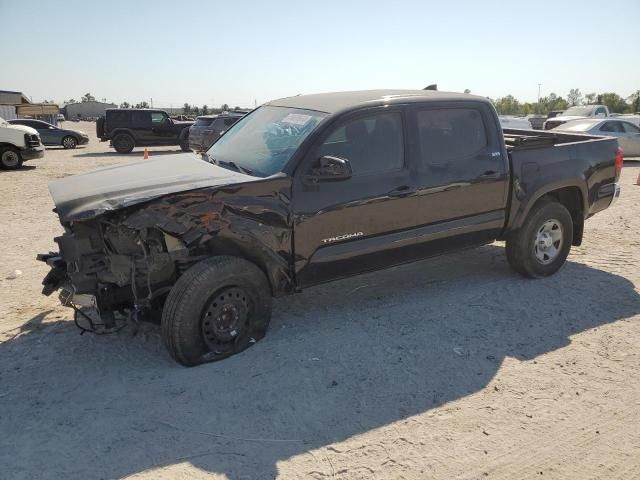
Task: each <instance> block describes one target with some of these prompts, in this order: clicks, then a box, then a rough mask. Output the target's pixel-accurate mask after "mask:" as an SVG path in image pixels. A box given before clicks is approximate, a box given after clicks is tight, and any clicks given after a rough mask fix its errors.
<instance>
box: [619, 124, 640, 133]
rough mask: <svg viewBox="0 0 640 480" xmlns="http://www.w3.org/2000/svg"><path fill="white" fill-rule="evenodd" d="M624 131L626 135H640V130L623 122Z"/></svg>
mask: <svg viewBox="0 0 640 480" xmlns="http://www.w3.org/2000/svg"><path fill="white" fill-rule="evenodd" d="M622 125H623V126H624V131H625V132H627V133H640V128H638V127H636V126H635V125H634V124H633V123H629V122H624V123H623V124H622Z"/></svg>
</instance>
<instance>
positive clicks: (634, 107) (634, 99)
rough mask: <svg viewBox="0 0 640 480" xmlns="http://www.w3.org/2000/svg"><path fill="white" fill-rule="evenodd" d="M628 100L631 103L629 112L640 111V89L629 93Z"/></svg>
mask: <svg viewBox="0 0 640 480" xmlns="http://www.w3.org/2000/svg"><path fill="white" fill-rule="evenodd" d="M627 101H628V102H629V103H630V104H631V105H630V108H629V109H628V110H629V113H636V112H640V90H636V91H635V92H634V93H632V94H631V95H629V97H628V98H627Z"/></svg>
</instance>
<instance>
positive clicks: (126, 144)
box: [111, 133, 136, 153]
mask: <svg viewBox="0 0 640 480" xmlns="http://www.w3.org/2000/svg"><path fill="white" fill-rule="evenodd" d="M111 143H113V148H115V149H116V152H118V153H131V151H132V150H133V148H134V147H135V146H136V142H135V140H134V139H133V137H132V136H131V135H129V134H128V133H118V134H116V136H115V137H113V140H112V141H111Z"/></svg>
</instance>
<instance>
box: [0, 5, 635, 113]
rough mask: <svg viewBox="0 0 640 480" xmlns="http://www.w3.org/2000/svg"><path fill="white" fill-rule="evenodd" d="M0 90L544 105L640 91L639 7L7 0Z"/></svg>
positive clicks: (221, 99)
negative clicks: (387, 91)
mask: <svg viewBox="0 0 640 480" xmlns="http://www.w3.org/2000/svg"><path fill="white" fill-rule="evenodd" d="M0 19H1V21H2V29H1V32H0V33H1V35H2V40H1V41H0V59H1V60H2V64H1V65H0V89H4V90H20V91H23V92H24V93H26V94H27V95H29V96H31V97H32V98H33V100H34V101H41V100H43V99H53V100H56V101H62V100H64V99H67V98H75V99H79V98H80V96H81V95H82V94H84V93H86V92H91V93H92V94H93V95H94V96H95V97H96V98H98V99H101V98H107V99H108V100H110V101H114V102H116V103H120V102H122V101H128V102H132V103H136V102H139V101H142V100H146V101H149V99H150V98H153V102H154V106H166V107H168V106H170V105H173V106H178V105H182V104H183V103H184V102H189V103H191V104H197V105H202V104H207V105H209V106H212V105H213V106H219V105H220V104H222V103H228V104H230V105H231V106H235V105H239V106H252V105H253V103H254V100H255V101H257V103H258V104H260V103H262V102H265V101H267V100H270V99H273V98H278V97H282V96H289V95H295V94H298V93H314V92H323V91H336V90H357V89H368V88H422V87H424V86H426V85H428V84H430V83H438V85H439V88H440V89H441V90H450V91H462V90H464V89H465V88H469V89H470V90H471V91H472V93H476V94H479V95H485V96H491V97H494V98H495V97H499V96H503V95H507V94H513V95H515V96H516V97H518V98H520V99H522V100H528V101H535V99H536V98H537V92H538V83H542V94H543V95H546V94H548V93H550V92H555V93H558V94H561V95H566V93H567V92H568V91H569V89H570V88H574V87H577V88H580V89H581V91H582V92H583V93H588V92H592V91H595V92H603V91H613V92H617V93H619V94H621V95H623V96H625V97H626V96H628V95H630V94H631V93H632V92H634V91H636V90H639V89H640V47H639V46H638V40H639V39H640V38H639V37H638V33H637V32H638V21H639V20H640V0H618V1H617V2H612V3H608V2H603V1H602V0H599V1H588V0H583V1H560V0H556V1H547V0H537V1H534V0H528V1H518V0H513V1H504V2H502V1H493V0H482V1H466V0H448V1H442V0H439V1H436V2H429V1H424V0H423V1H402V0H396V1H393V2H391V1H382V2H379V1H376V0H369V1H358V2H356V1H353V2H348V1H346V0H343V1H333V0H321V1H316V2H304V1H289V2H274V1H269V2H258V1H241V0H233V1H231V0H227V1H224V2H220V1H211V0H200V1H192V0H181V1H177V0H173V1H163V0H154V1H134V0H129V1H120V0H102V1H75V0H70V1H64V2H57V1H39V0H34V1H24V0H0Z"/></svg>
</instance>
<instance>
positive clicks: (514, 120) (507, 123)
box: [498, 115, 532, 130]
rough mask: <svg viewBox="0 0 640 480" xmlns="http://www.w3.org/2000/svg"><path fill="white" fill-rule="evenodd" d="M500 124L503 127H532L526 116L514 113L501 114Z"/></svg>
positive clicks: (499, 117)
mask: <svg viewBox="0 0 640 480" xmlns="http://www.w3.org/2000/svg"><path fill="white" fill-rule="evenodd" d="M498 119H499V120H500V125H501V126H502V128H519V129H527V130H529V129H531V128H532V127H531V122H529V120H528V119H526V118H524V117H516V116H514V115H500V116H498Z"/></svg>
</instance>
